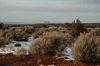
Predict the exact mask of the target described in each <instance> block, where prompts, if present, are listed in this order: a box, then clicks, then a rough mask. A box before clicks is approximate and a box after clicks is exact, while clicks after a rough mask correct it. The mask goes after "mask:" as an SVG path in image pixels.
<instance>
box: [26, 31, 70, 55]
mask: <svg viewBox="0 0 100 66" xmlns="http://www.w3.org/2000/svg"><path fill="white" fill-rule="evenodd" d="M68 36H69V37H68ZM70 36H71V35H65V34H62V33H60V32H45V33H44V34H43V35H42V36H40V37H39V38H37V39H35V41H34V42H33V43H32V44H30V46H29V49H28V52H29V54H39V55H54V54H56V53H57V52H59V51H62V50H63V49H64V48H65V47H66V46H67V45H68V44H70V43H71V42H72V41H70V40H69V39H67V38H71V39H72V37H70ZM69 41H70V42H69Z"/></svg>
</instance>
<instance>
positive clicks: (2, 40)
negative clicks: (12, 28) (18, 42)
mask: <svg viewBox="0 0 100 66" xmlns="http://www.w3.org/2000/svg"><path fill="white" fill-rule="evenodd" d="M8 43H9V40H8V39H7V38H5V37H0V47H1V46H5V45H6V44H8Z"/></svg>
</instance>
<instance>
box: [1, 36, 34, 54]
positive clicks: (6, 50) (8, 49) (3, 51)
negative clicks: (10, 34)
mask: <svg viewBox="0 0 100 66" xmlns="http://www.w3.org/2000/svg"><path fill="white" fill-rule="evenodd" d="M33 40H34V37H33V36H31V37H29V38H28V42H25V41H20V42H18V41H14V40H11V42H13V43H9V44H8V45H5V48H0V54H8V53H13V54H15V51H16V49H17V48H18V47H15V44H17V43H19V44H21V47H23V48H25V49H26V50H28V47H29V44H30V43H31V42H33ZM27 54H28V52H27Z"/></svg>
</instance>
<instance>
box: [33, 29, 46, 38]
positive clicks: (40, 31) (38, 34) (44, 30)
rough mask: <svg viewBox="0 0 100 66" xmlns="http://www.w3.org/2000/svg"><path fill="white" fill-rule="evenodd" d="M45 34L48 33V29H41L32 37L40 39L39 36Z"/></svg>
mask: <svg viewBox="0 0 100 66" xmlns="http://www.w3.org/2000/svg"><path fill="white" fill-rule="evenodd" d="M44 32H48V29H47V28H40V29H39V30H38V31H37V32H35V33H33V34H32V35H33V36H34V37H35V38H38V37H39V36H41V35H42V34H43V33H44Z"/></svg>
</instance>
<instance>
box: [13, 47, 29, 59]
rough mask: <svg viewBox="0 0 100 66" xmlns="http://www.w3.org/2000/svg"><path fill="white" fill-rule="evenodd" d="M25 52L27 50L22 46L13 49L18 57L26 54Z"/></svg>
mask: <svg viewBox="0 0 100 66" xmlns="http://www.w3.org/2000/svg"><path fill="white" fill-rule="evenodd" d="M26 52H27V51H26V49H25V48H23V47H18V48H17V50H16V51H15V53H16V56H20V57H22V56H24V55H26Z"/></svg>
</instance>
